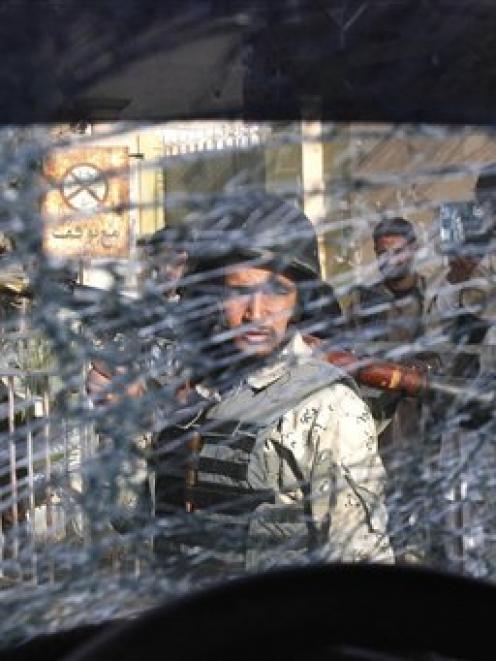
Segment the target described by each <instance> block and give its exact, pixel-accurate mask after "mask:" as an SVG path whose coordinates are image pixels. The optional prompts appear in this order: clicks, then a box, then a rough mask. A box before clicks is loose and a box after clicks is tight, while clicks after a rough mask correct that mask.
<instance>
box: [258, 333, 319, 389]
mask: <svg viewBox="0 0 496 661" xmlns="http://www.w3.org/2000/svg"><path fill="white" fill-rule="evenodd" d="M311 353H312V349H311V348H310V347H309V346H308V344H306V343H305V341H304V340H303V338H302V336H301V335H300V334H299V333H295V335H293V337H292V339H291V341H290V342H288V344H286V346H285V347H284V348H283V349H282V350H280V351H279V352H278V354H277V358H276V359H275V361H274V362H272V363H271V364H270V365H266V366H265V367H262V368H261V369H259V370H257V371H256V372H254V373H253V374H250V376H248V377H247V379H246V383H247V384H248V385H249V386H250V388H253V389H254V390H261V389H262V388H266V387H267V386H268V385H270V384H271V383H274V382H275V381H277V380H278V379H280V378H281V376H283V374H284V373H285V372H286V370H287V368H288V365H290V364H291V363H296V362H299V360H301V359H303V358H305V357H306V356H309V355H311Z"/></svg>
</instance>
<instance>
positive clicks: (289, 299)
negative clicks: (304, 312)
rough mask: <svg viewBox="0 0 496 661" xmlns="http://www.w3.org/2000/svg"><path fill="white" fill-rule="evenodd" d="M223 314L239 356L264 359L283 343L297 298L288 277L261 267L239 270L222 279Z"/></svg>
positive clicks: (292, 283) (294, 286) (293, 284)
mask: <svg viewBox="0 0 496 661" xmlns="http://www.w3.org/2000/svg"><path fill="white" fill-rule="evenodd" d="M225 286H226V294H225V298H224V314H225V317H226V320H227V325H228V326H229V328H230V329H232V330H234V329H236V328H239V329H240V333H239V335H236V336H235V337H234V343H235V345H236V347H237V348H238V349H239V350H240V351H242V352H243V353H247V354H252V355H256V356H267V355H269V354H270V353H272V351H274V349H276V348H277V347H278V346H279V345H280V344H281V342H283V340H284V337H285V334H286V330H287V328H288V324H289V320H290V319H291V316H292V314H293V311H294V309H295V306H296V301H297V298H298V293H297V288H296V285H295V283H294V282H293V281H292V280H291V279H290V278H288V277H286V276H284V275H281V274H278V273H273V272H272V271H270V270H268V269H263V268H252V267H248V268H240V269H239V270H237V271H234V272H232V273H229V274H228V275H226V277H225Z"/></svg>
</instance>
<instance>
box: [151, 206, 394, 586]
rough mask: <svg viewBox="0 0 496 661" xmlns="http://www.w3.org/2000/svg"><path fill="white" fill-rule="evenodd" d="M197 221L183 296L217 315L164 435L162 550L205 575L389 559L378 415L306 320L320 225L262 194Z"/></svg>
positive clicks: (315, 283) (159, 467) (158, 460)
mask: <svg viewBox="0 0 496 661" xmlns="http://www.w3.org/2000/svg"><path fill="white" fill-rule="evenodd" d="M189 226H190V228H191V229H190V241H189V244H188V248H187V252H188V255H189V259H190V260H191V269H190V272H189V274H188V277H189V278H190V281H191V282H192V285H191V286H190V287H188V288H186V291H185V300H184V302H185V304H187V303H192V302H196V304H198V301H200V302H203V304H204V305H205V309H208V310H210V312H209V314H207V315H206V317H205V319H204V320H203V324H202V331H201V333H200V334H199V336H198V337H199V338H200V336H201V338H202V341H201V344H200V343H199V346H202V347H204V348H203V350H202V351H201V353H198V354H197V356H196V365H194V364H193V363H192V364H191V368H192V372H193V375H192V376H193V383H192V388H191V392H190V397H189V401H188V405H187V406H186V407H184V408H182V409H180V410H179V411H178V412H177V416H176V422H177V424H169V425H168V426H167V427H166V428H165V429H163V430H162V432H161V433H160V434H158V436H157V438H156V442H155V455H156V456H155V464H156V471H157V490H156V506H157V515H158V517H159V521H160V529H161V530H163V531H164V532H163V533H161V536H160V537H159V538H158V539H157V549H158V551H159V554H161V555H162V558H163V559H164V560H167V559H168V561H169V562H170V559H171V558H172V557H175V558H182V559H183V560H184V561H185V562H186V565H185V570H187V571H188V572H192V571H194V568H195V567H197V568H201V569H202V571H205V572H206V574H207V575H208V576H209V577H212V576H214V575H217V576H221V577H224V576H226V575H230V574H236V573H238V572H242V571H244V570H247V569H248V570H253V569H257V568H261V567H268V566H272V565H279V564H284V563H291V562H301V561H305V559H314V560H315V559H317V560H334V561H387V562H390V561H392V553H391V549H390V546H389V540H388V537H387V533H386V525H387V516H386V511H385V508H384V502H383V488H384V470H383V466H382V462H381V460H380V457H379V455H378V452H377V435H376V431H375V426H374V422H373V418H372V416H371V414H370V411H369V409H368V407H367V405H366V404H365V403H364V401H363V400H362V399H361V397H360V396H359V394H358V392H357V388H356V386H355V384H354V382H353V381H352V380H351V379H350V378H349V377H348V376H347V375H346V374H345V373H343V372H341V371H340V370H339V369H338V368H335V367H333V366H331V365H329V364H327V363H325V362H323V361H321V360H318V359H317V358H314V357H313V356H312V352H311V349H310V348H309V347H308V346H307V345H306V344H305V342H304V341H303V339H302V336H301V334H300V333H299V331H298V324H299V322H301V320H302V319H303V318H304V317H305V312H306V309H307V308H308V307H309V306H311V305H312V301H313V302H315V301H314V296H315V291H316V290H318V289H319V288H320V287H321V284H322V283H321V281H320V271H319V261H318V254H317V242H316V237H315V232H314V230H313V227H312V225H311V223H310V222H309V221H308V219H307V218H306V217H305V216H303V215H302V214H301V212H300V211H298V210H297V209H296V208H295V207H293V206H291V205H289V204H287V203H284V202H283V201H281V200H280V199H279V198H276V197H272V196H268V195H265V194H263V195H262V194H252V195H246V196H241V197H238V198H236V199H235V200H234V201H228V202H226V203H225V204H222V205H221V206H219V207H218V208H217V209H215V210H214V211H213V212H211V213H209V214H207V215H206V217H203V218H201V219H198V218H197V219H196V220H195V219H190V222H189ZM185 511H187V512H188V515H187V516H188V518H185V514H184V513H185ZM195 531H196V533H197V534H196V535H195V534H193V533H194V532H195ZM176 553H177V554H178V555H175V554H176ZM217 572H219V573H217Z"/></svg>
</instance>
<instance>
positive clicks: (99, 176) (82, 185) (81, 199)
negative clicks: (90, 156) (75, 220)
mask: <svg viewBox="0 0 496 661" xmlns="http://www.w3.org/2000/svg"><path fill="white" fill-rule="evenodd" d="M107 193H108V182H107V179H106V177H105V174H104V172H103V171H102V170H100V169H99V168H97V167H96V166H94V165H90V164H86V163H83V164H80V165H74V166H73V167H71V168H69V170H68V171H67V173H66V174H65V176H64V178H63V180H62V196H63V198H64V200H65V202H66V204H67V205H68V206H70V207H71V209H74V210H75V211H83V212H84V211H92V212H94V211H96V210H97V209H98V208H99V207H101V206H102V205H103V203H104V202H105V198H106V197H107Z"/></svg>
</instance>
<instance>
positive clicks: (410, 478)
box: [351, 276, 426, 561]
mask: <svg viewBox="0 0 496 661" xmlns="http://www.w3.org/2000/svg"><path fill="white" fill-rule="evenodd" d="M425 288H426V287H425V281H424V279H423V278H422V277H420V276H418V278H417V284H416V286H415V287H414V288H413V289H411V290H409V291H407V292H401V293H398V294H395V293H394V292H392V291H391V290H390V289H389V288H388V287H387V286H386V285H385V284H384V283H383V282H378V283H376V284H374V285H371V286H370V287H359V288H357V289H356V290H355V292H354V295H353V303H352V309H351V312H352V314H351V324H352V326H353V327H354V328H355V329H356V330H357V331H359V333H360V336H359V337H358V338H357V339H356V344H357V345H358V346H360V344H361V343H364V342H365V344H366V343H367V341H371V342H377V341H386V342H390V343H394V344H392V347H391V348H394V345H395V344H396V345H397V347H398V348H401V349H402V350H403V352H404V353H405V354H406V356H407V357H409V358H410V360H411V361H412V362H413V363H414V364H415V361H416V359H417V358H420V356H417V357H416V356H411V355H410V356H408V349H409V345H410V344H411V343H413V342H415V340H417V339H418V338H419V337H422V334H423V330H424V296H425ZM365 353H366V350H365ZM412 359H413V360H412ZM362 395H363V396H364V397H365V398H366V399H367V401H368V403H369V405H370V407H371V409H372V412H373V414H374V417H375V420H376V424H377V428H378V431H379V451H380V453H381V457H382V459H383V461H384V465H385V467H386V470H387V473H388V498H387V500H388V503H389V511H390V528H391V541H392V544H393V546H394V548H395V552H396V554H397V556H398V557H401V558H403V559H408V560H409V561H414V560H416V559H417V558H419V557H422V556H423V553H424V551H423V547H424V544H425V542H424V540H423V532H420V531H419V530H418V529H417V528H418V522H419V520H420V518H421V517H420V514H419V512H416V511H415V505H414V503H415V502H418V501H419V500H420V499H419V498H418V496H419V493H418V490H419V488H420V486H421V479H420V473H421V471H422V464H423V462H424V449H423V447H422V443H423V440H424V436H425V430H424V415H423V405H422V401H421V400H420V399H419V398H418V397H417V398H414V397H407V396H405V395H404V394H403V393H388V392H384V391H379V390H375V389H371V388H367V389H362ZM419 535H420V538H419Z"/></svg>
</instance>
